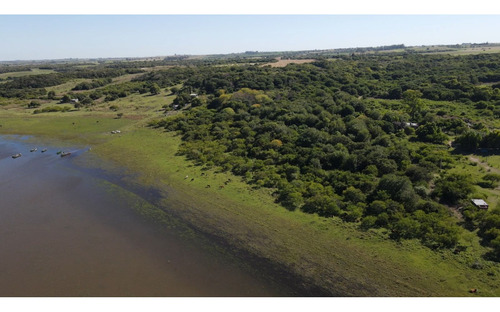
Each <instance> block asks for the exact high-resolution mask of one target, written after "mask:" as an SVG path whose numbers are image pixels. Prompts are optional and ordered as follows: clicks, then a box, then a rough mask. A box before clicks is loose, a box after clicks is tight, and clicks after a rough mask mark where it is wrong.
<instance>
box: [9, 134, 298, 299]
mask: <svg viewBox="0 0 500 312" xmlns="http://www.w3.org/2000/svg"><path fill="white" fill-rule="evenodd" d="M32 147H33V144H32V143H28V142H26V141H25V140H22V138H19V137H17V138H16V137H14V138H13V137H2V136H0V296H3V297H11V296H56V297H61V296H288V295H291V294H290V293H289V290H287V287H286V286H285V285H281V286H283V287H280V285H277V284H276V283H275V282H271V281H270V280H268V279H266V278H264V277H263V276H258V275H257V274H255V272H256V271H255V270H248V268H246V267H245V266H244V265H242V264H241V263H237V261H235V260H234V258H232V257H226V256H224V254H223V253H218V252H210V251H209V249H210V248H199V246H197V244H195V243H193V244H190V243H189V241H187V240H186V239H181V238H180V237H179V233H177V232H176V231H175V230H172V231H168V230H165V229H164V228H162V229H160V228H159V227H158V226H155V225H154V224H152V223H151V222H150V221H148V220H145V219H143V218H142V217H140V216H139V215H138V214H137V213H135V212H134V211H133V209H130V205H133V204H134V203H133V202H131V198H134V197H131V196H123V194H122V193H121V192H117V191H114V190H113V188H111V189H110V188H109V187H106V185H107V184H106V183H104V182H103V181H102V180H101V179H100V177H96V176H95V175H92V174H89V172H88V171H85V170H78V166H75V164H74V159H75V157H85V151H84V150H78V149H74V151H76V152H75V153H73V154H72V155H70V156H67V157H60V155H57V154H56V152H57V151H58V150H59V149H58V148H57V147H50V146H38V150H37V151H36V152H30V149H31V148H32ZM43 148H47V151H46V152H44V153H42V152H41V150H42V149H43ZM16 153H22V156H21V157H19V158H16V159H13V158H12V157H11V156H12V155H14V154H16ZM132 201H133V200H132Z"/></svg>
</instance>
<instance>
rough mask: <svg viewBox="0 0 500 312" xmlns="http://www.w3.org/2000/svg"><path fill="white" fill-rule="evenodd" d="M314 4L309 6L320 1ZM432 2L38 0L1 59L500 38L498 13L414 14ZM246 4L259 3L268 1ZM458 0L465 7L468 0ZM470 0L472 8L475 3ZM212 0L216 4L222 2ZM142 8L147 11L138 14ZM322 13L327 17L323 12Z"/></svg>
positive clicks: (18, 18) (13, 15)
mask: <svg viewBox="0 0 500 312" xmlns="http://www.w3.org/2000/svg"><path fill="white" fill-rule="evenodd" d="M90 1H91V2H92V1H93V0H90ZM143 1H146V2H148V1H149V0H143ZM143 1H141V3H143ZM188 1H189V0H188ZM219 1H220V0H219ZM222 1H224V0H222ZM310 1H313V2H314V1H316V0H310ZM310 1H307V3H312V2H310ZM422 1H423V2H422ZM425 1H427V0H421V1H419V2H418V3H419V4H420V6H419V7H415V8H412V7H410V8H408V7H406V9H404V8H403V10H395V11H394V10H392V11H391V10H387V11H384V10H379V11H377V10H374V11H373V12H380V13H377V14H366V13H365V12H364V11H363V10H359V9H358V12H360V13H356V7H354V10H349V9H344V10H327V9H325V10H323V9H322V8H320V9H318V8H317V7H315V8H316V9H315V10H313V11H312V12H313V13H314V12H316V13H315V14H307V15H305V14H297V13H301V12H304V13H308V12H309V11H308V10H298V11H292V13H293V14H278V13H279V12H280V11H285V10H280V9H277V10H268V11H265V10H261V11H260V12H264V14H256V13H251V14H247V13H246V12H254V11H255V10H252V9H247V8H244V9H242V8H241V7H240V8H239V9H235V10H228V11H227V10H226V11H224V10H221V11H222V14H220V13H217V12H218V11H217V10H201V11H202V12H209V13H208V14H201V13H199V10H194V9H191V11H192V12H194V13H189V12H190V10H189V8H188V9H187V10H186V8H184V7H181V9H179V8H178V7H174V9H170V7H169V6H167V8H166V7H165V5H164V6H163V7H159V8H158V9H156V8H155V7H151V6H149V7H148V6H141V8H144V7H148V8H149V9H148V10H143V9H139V8H138V9H137V10H136V9H135V8H134V7H133V6H132V7H129V8H128V9H129V10H128V11H127V10H119V9H116V8H114V7H111V8H108V10H103V11H99V10H97V11H96V10H94V11H92V10H90V11H87V10H85V9H82V8H77V7H68V9H66V10H59V11H57V10H55V11H51V10H50V9H49V10H47V8H46V7H44V8H41V9H38V8H37V7H36V2H35V3H34V4H33V6H30V8H31V9H32V10H30V9H27V10H26V9H25V8H22V7H21V8H20V9H17V10H16V9H13V10H7V11H8V13H9V14H7V15H5V14H4V15H0V61H11V60H41V59H63V58H101V57H102V58H108V57H148V56H168V55H175V54H181V55H183V54H189V55H204V54H224V53H239V52H245V51H298V50H314V49H335V48H350V47H370V46H383V45H392V44H405V45H407V46H413V45H435V44H457V43H482V42H495V43H500V32H499V31H498V30H499V29H500V11H498V12H497V13H495V15H485V14H481V15H463V13H464V12H469V11H471V12H474V10H472V9H470V10H469V9H468V7H467V5H465V6H464V7H463V9H464V10H462V11H460V10H458V12H459V13H461V14H462V15H455V14H445V13H442V12H447V11H446V10H441V11H440V10H437V11H434V12H432V11H431V13H430V14H419V15H412V14H413V12H420V11H419V10H418V8H421V7H422V4H425ZM478 1H479V2H478ZM481 1H483V0H477V1H475V2H474V3H476V4H479V3H480V2H481ZM44 3H45V2H44ZM86 3H88V2H86ZM204 3H206V2H204ZM233 3H234V2H233ZM245 3H246V4H247V5H248V6H249V8H255V7H258V5H259V4H260V3H261V1H260V0H256V1H254V2H245ZM360 3H361V2H360ZM410 3H411V2H410ZM455 3H456V4H457V5H456V7H459V4H460V1H459V0H456V1H455ZM468 3H469V4H468V5H469V6H470V3H471V2H470V1H469V2H468ZM210 4H211V6H216V4H217V2H210ZM89 7H90V6H89ZM476 7H481V8H483V12H493V13H494V12H495V10H494V9H493V8H492V7H482V6H478V5H477V6H476ZM212 9H213V8H212ZM2 11H4V10H2ZM33 11H34V12H33ZM257 11H258V10H257ZM448 11H450V12H452V13H453V12H457V10H448ZM37 12H38V13H37ZM40 12H41V13H40ZM51 12H52V13H51ZM53 12H55V13H56V15H54V14H53ZM136 12H137V14H141V15H135V14H136ZM155 12H156V13H155ZM171 12H174V13H175V14H172V13H171ZM179 12H180V13H179ZM322 12H326V13H327V14H326V15H325V14H321V15H320V14H319V13H322ZM337 12H341V13H342V14H337ZM346 12H347V13H346ZM384 12H389V13H390V14H384ZM399 12H402V13H404V14H400V13H399ZM35 13H37V14H35ZM116 13H118V14H116ZM123 13H125V14H126V15H124V14H123ZM186 13H188V14H186ZM351 13H354V14H351ZM436 13H438V14H436ZM2 14H3V12H2ZM80 14H85V15H80ZM110 14H112V15H110ZM157 14H160V15H157Z"/></svg>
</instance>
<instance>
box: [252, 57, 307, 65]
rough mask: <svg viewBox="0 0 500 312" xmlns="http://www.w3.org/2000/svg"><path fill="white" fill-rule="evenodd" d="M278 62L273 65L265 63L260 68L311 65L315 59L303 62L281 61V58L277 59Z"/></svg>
mask: <svg viewBox="0 0 500 312" xmlns="http://www.w3.org/2000/svg"><path fill="white" fill-rule="evenodd" d="M277 60H278V62H275V63H266V64H263V65H262V66H267V65H269V66H271V67H285V66H286V65H288V64H305V63H311V62H314V61H315V59H303V60H282V59H281V57H278V58H277Z"/></svg>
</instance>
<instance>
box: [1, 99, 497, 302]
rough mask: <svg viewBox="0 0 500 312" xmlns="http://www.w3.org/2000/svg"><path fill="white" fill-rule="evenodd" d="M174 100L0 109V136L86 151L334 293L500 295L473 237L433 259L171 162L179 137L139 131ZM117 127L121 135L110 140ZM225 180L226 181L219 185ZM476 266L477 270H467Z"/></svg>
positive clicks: (195, 218) (411, 246)
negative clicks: (459, 249)
mask: <svg viewBox="0 0 500 312" xmlns="http://www.w3.org/2000/svg"><path fill="white" fill-rule="evenodd" d="M172 100H173V97H172V96H169V95H168V94H167V93H165V92H164V91H163V93H162V94H160V95H157V96H149V95H139V94H134V95H131V96H129V97H127V98H123V99H119V100H117V101H113V102H109V103H101V104H98V105H96V106H95V107H92V108H91V109H82V110H80V111H71V112H67V113H47V114H39V115H33V114H32V110H28V109H24V108H17V109H16V108H12V109H9V110H4V109H2V110H0V120H1V122H0V123H1V124H2V127H1V128H0V134H32V135H37V136H43V137H45V138H46V139H47V138H53V139H57V140H65V141H67V142H71V144H72V143H81V144H86V145H90V146H92V151H91V153H93V154H94V155H96V156H98V158H96V161H95V162H92V163H87V164H85V165H87V166H96V167H101V166H105V165H104V164H103V162H101V161H99V160H98V159H105V160H109V161H112V162H113V163H115V164H117V165H119V166H122V167H124V168H127V170H128V171H129V172H130V173H139V178H138V179H135V178H134V180H130V181H128V182H130V183H140V184H143V185H148V186H154V187H156V188H158V189H160V190H164V191H166V194H167V196H166V197H165V198H164V199H163V200H162V202H161V205H162V206H165V207H168V211H169V213H173V214H175V215H176V216H177V217H179V218H180V219H182V220H184V222H186V223H187V224H190V225H191V226H193V227H194V228H197V229H199V230H201V231H203V232H206V233H210V234H212V235H215V236H216V237H219V238H220V239H222V240H224V241H226V242H228V243H229V244H230V245H231V246H234V247H235V248H237V249H238V248H239V249H243V250H245V251H247V252H250V253H252V254H255V255H258V256H259V257H262V258H265V259H268V260H270V261H272V262H274V263H277V264H280V265H281V266H282V267H283V268H286V269H287V270H289V271H290V272H293V273H295V274H298V275H300V276H303V277H304V278H305V280H307V281H310V282H313V283H314V284H317V285H320V286H322V287H324V288H326V289H329V290H331V291H332V292H334V293H341V294H343V295H355V296H469V295H471V294H469V293H468V290H469V289H470V288H477V289H478V290H479V294H478V295H482V296H500V279H498V276H499V275H500V268H499V265H497V264H494V263H490V262H486V261H484V260H482V259H481V255H482V254H484V252H485V249H484V247H481V246H480V245H479V242H478V238H477V236H475V235H472V233H471V234H470V235H466V236H465V238H464V242H462V243H463V244H465V245H467V246H468V247H469V248H468V249H467V251H465V252H463V253H460V254H458V255H455V254H453V253H452V252H451V251H440V252H434V251H431V250H429V249H427V248H425V247H423V246H422V245H421V244H420V243H418V242H416V241H403V242H401V243H398V242H394V241H391V240H389V239H387V236H388V234H387V233H385V232H384V231H383V230H370V231H367V232H362V231H358V230H357V225H356V224H352V223H344V222H342V221H341V220H339V219H337V218H329V219H327V218H322V217H319V216H317V215H311V214H304V213H302V212H300V211H293V212H291V211H288V210H286V209H284V208H283V207H281V206H279V205H277V204H275V203H274V197H273V196H272V194H271V193H272V190H269V189H259V190H255V189H253V188H252V187H250V186H248V185H246V184H245V183H244V182H242V181H241V179H240V178H238V177H235V176H232V175H231V174H228V173H221V172H216V171H214V170H213V169H208V170H205V168H203V167H199V166H194V165H193V164H192V163H191V162H189V161H187V160H186V159H185V158H184V157H182V156H177V155H176V153H177V149H178V146H179V144H180V139H179V137H176V136H175V135H173V134H172V133H165V132H163V131H160V130H153V129H150V128H147V127H146V123H147V121H148V120H150V119H152V118H158V117H160V116H162V115H163V113H162V112H159V111H158V110H159V109H160V108H161V106H162V105H163V104H166V103H171V101H172ZM111 104H114V105H117V106H118V107H119V109H118V112H123V113H124V117H123V118H121V119H115V116H116V113H117V112H113V111H111V110H110V109H109V105H111ZM44 105H50V103H47V104H44ZM97 121H99V122H98V123H97ZM73 123H74V124H73ZM115 129H120V130H122V133H121V134H119V135H112V134H110V131H111V130H115ZM488 160H489V161H491V162H492V164H493V166H495V165H498V164H500V158H494V159H492V158H490V157H489V159H488ZM463 165H465V172H470V173H471V174H474V175H476V176H479V175H480V174H481V172H479V171H478V170H479V169H478V167H475V166H472V165H470V164H469V163H468V162H464V163H463ZM104 168H105V167H104ZM459 169H460V168H459ZM459 169H457V170H459ZM460 170H461V169H460ZM474 170H475V171H474ZM186 176H188V178H187V179H186V178H185V177H186ZM193 178H194V180H193V181H191V179H193ZM228 179H231V180H232V182H230V183H228V184H227V185H224V182H225V181H227V180H228ZM207 185H210V188H207ZM220 185H224V188H223V189H220V188H219V186H220ZM157 208H158V207H155V208H154V209H153V208H151V207H148V206H147V205H146V206H144V205H140V207H139V208H138V209H139V211H140V213H141V214H143V215H145V216H148V217H150V218H154V219H157V220H158V221H159V222H165V224H166V226H168V224H167V223H168V222H167V221H168V220H167V219H168V218H167V219H165V220H167V221H165V220H164V217H165V215H164V214H163V213H161V212H160V211H158V210H157ZM476 261H479V262H481V263H482V264H483V265H484V268H483V269H481V270H477V269H472V268H471V266H472V264H473V263H475V262H476Z"/></svg>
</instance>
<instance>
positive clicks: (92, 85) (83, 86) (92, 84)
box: [73, 77, 113, 91]
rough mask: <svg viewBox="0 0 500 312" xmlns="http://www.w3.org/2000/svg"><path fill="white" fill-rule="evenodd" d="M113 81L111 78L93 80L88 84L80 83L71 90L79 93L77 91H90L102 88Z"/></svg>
mask: <svg viewBox="0 0 500 312" xmlns="http://www.w3.org/2000/svg"><path fill="white" fill-rule="evenodd" d="M112 81H113V80H112V79H111V78H109V77H108V78H100V79H93V80H92V81H90V82H87V81H85V82H82V83H79V84H77V85H76V86H75V87H74V88H73V90H74V91H79V90H91V89H95V88H99V87H103V86H105V85H107V84H110V83H111V82H112Z"/></svg>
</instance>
